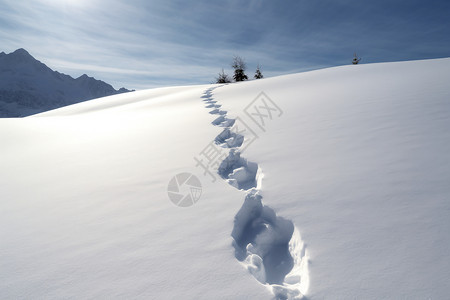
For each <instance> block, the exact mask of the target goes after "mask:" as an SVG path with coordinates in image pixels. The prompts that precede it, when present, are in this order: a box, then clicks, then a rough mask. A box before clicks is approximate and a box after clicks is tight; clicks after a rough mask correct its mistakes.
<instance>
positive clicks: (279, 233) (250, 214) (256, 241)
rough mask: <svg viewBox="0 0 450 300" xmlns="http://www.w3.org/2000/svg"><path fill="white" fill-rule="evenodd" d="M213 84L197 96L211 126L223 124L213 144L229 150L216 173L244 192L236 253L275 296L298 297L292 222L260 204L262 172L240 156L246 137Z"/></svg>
mask: <svg viewBox="0 0 450 300" xmlns="http://www.w3.org/2000/svg"><path fill="white" fill-rule="evenodd" d="M219 87H220V86H219ZM216 88H218V87H217V86H216V87H213V88H209V89H207V90H206V91H205V93H204V95H203V96H202V98H203V101H205V102H206V103H207V105H206V108H213V110H212V111H210V114H217V115H219V117H218V118H217V119H215V120H214V121H213V122H212V124H213V125H215V126H221V127H225V129H224V130H223V131H222V132H221V133H220V134H219V135H218V136H217V137H216V138H215V142H216V143H217V144H218V145H220V146H221V147H224V148H230V152H229V155H228V156H227V157H226V158H225V159H224V160H223V161H222V162H221V164H220V166H219V168H218V173H219V174H220V176H221V177H222V178H224V179H225V180H226V181H227V182H228V183H229V184H230V185H232V186H234V187H235V188H237V189H240V190H244V191H247V195H246V197H245V201H244V204H243V205H242V207H241V209H240V210H239V212H238V213H237V214H236V216H235V219H234V227H233V231H232V233H231V236H232V237H233V247H234V248H235V256H236V258H237V259H238V260H239V261H240V262H242V264H243V265H244V266H245V267H246V269H248V270H249V272H250V273H251V274H252V275H253V276H255V278H256V279H257V280H258V281H259V282H261V283H262V284H265V285H267V286H268V287H269V288H270V289H271V291H272V292H273V294H274V295H275V298H276V299H301V298H302V297H303V294H304V293H306V291H307V290H308V286H309V274H308V256H307V251H306V247H305V244H304V243H303V241H302V240H301V238H300V233H299V231H298V229H297V228H296V227H295V226H294V224H293V223H292V222H291V221H289V220H286V219H284V218H282V217H278V216H277V215H276V213H275V211H274V210H273V209H271V208H270V207H268V206H265V205H263V204H262V202H261V199H262V196H261V195H260V194H259V193H258V191H259V190H260V189H261V187H262V179H263V177H264V174H263V172H262V170H261V168H260V167H259V166H258V164H257V163H254V162H249V161H247V160H246V159H244V158H242V157H241V155H240V152H239V147H240V146H242V145H243V143H245V137H244V136H243V135H241V134H240V133H239V131H238V130H233V127H232V126H233V125H234V124H235V123H236V122H235V121H236V120H235V119H229V118H227V112H226V111H224V110H220V109H219V108H220V107H221V105H220V104H217V101H216V100H214V97H213V94H212V92H213V91H214V90H215V89H216Z"/></svg>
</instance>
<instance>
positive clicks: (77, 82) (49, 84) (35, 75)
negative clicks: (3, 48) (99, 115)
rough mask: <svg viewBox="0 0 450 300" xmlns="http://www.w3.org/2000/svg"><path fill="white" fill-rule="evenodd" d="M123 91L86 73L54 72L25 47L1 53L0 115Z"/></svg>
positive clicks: (21, 113) (37, 110)
mask: <svg viewBox="0 0 450 300" xmlns="http://www.w3.org/2000/svg"><path fill="white" fill-rule="evenodd" d="M126 92H130V90H127V89H125V88H121V89H119V90H116V89H114V88H113V87H112V86H111V85H110V84H108V83H106V82H103V81H101V80H97V79H95V78H93V77H89V76H87V75H86V74H84V75H82V76H80V77H78V78H76V79H75V78H73V77H71V76H69V75H66V74H62V73H59V72H57V71H53V70H52V69H50V68H49V67H47V66H46V65H45V64H43V63H41V62H40V61H38V60H36V59H35V58H34V57H33V56H31V55H30V54H29V53H28V52H27V51H26V50H24V49H18V50H16V51H14V52H12V53H9V54H6V53H4V52H1V53H0V117H24V116H29V115H33V114H37V113H40V112H43V111H47V110H51V109H55V108H59V107H62V106H66V105H71V104H74V103H78V102H82V101H86V100H91V99H95V98H100V97H105V96H110V95H114V94H120V93H126Z"/></svg>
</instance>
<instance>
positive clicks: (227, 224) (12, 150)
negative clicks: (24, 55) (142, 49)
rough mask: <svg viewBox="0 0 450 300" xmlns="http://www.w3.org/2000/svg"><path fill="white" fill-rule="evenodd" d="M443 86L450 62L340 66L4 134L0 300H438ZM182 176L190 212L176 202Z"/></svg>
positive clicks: (449, 208) (126, 105)
mask: <svg viewBox="0 0 450 300" xmlns="http://www.w3.org/2000/svg"><path fill="white" fill-rule="evenodd" d="M449 79H450V59H438V60H427V61H414V62H402V63H386V64H371V65H356V66H343V67H337V68H331V69H324V70H318V71H312V72H307V73H301V74H294V75H287V76H281V77H275V78H270V79H263V80H257V81H250V82H245V83H236V84H230V85H226V86H219V87H216V86H213V87H216V88H215V89H213V90H211V89H210V88H211V86H210V85H209V86H207V85H205V86H189V87H174V88H161V89H153V90H146V91H140V92H133V93H128V94H122V95H116V96H111V97H106V98H100V99H96V100H93V101H88V102H84V103H80V104H76V105H72V106H68V107H65V108H61V109H58V110H54V111H50V112H47V113H43V114H40V115H36V116H33V117H29V118H23V119H0V140H1V141H2V146H1V148H0V166H1V173H0V296H1V297H0V298H5V299H12V298H14V299H15V298H20V299H24V298H77V299H79V298H82V299H83V298H116V299H119V298H120V299H123V298H140V299H149V298H151V299H174V298H183V299H271V298H272V297H274V293H275V294H278V295H279V296H280V295H282V294H286V295H289V297H290V298H295V297H296V296H295V295H296V293H297V295H298V296H297V298H299V297H301V295H300V293H303V294H305V295H306V297H307V298H308V299H429V298H430V299H444V298H446V297H447V294H448V291H447V287H448V282H449V280H450V254H449V253H450V236H449V234H448V232H449V230H450V199H449V195H450V156H449V153H450V131H449V128H450V86H449V85H448V82H449ZM208 90H209V92H208ZM261 92H264V94H260V93H261ZM258 95H260V97H259V98H256V97H257V96H258ZM261 97H262V98H261ZM255 98H256V100H255V101H254V102H252V101H253V100H254V99H255ZM261 99H264V101H266V102H265V103H266V104H268V106H264V105H262V104H263V102H261V101H262V100H261ZM255 105H256V109H258V110H259V113H260V115H259V116H258V114H257V113H255V112H256V110H255ZM207 106H208V107H207ZM267 108H269V110H267ZM271 109H272V110H271ZM246 111H247V112H248V113H249V114H250V116H252V117H253V119H254V120H255V121H257V122H261V121H262V120H264V125H262V126H261V127H259V126H258V125H257V124H256V123H255V122H254V120H252V119H251V118H250V117H249V115H248V114H246ZM210 112H211V113H210ZM251 113H254V114H253V115H252V114H251ZM269 116H271V117H272V119H270V118H268V117H269ZM243 124H246V125H247V128H246V129H247V130H246V131H245V132H244V133H242V132H241V134H240V135H241V136H244V137H245V138H244V139H243V140H242V138H241V136H239V134H235V133H234V132H233V129H236V126H237V125H239V126H240V129H242V128H243V127H242V126H243ZM260 125H261V123H260ZM227 128H229V130H230V131H229V132H226V131H227ZM223 131H224V132H225V133H224V132H223ZM214 141H216V143H219V144H221V145H222V146H223V147H224V148H220V149H222V150H223V153H225V155H224V156H223V158H225V157H227V156H228V161H229V162H230V164H228V166H229V167H226V166H227V165H226V164H222V165H220V166H219V165H217V169H219V170H218V172H219V173H220V174H221V175H222V176H223V177H225V179H222V178H221V177H220V176H219V174H217V173H216V172H214V174H213V175H214V176H215V177H216V181H215V182H212V181H213V178H212V177H211V176H210V175H208V174H206V175H204V173H203V169H202V168H201V167H199V166H196V164H197V162H196V160H195V159H194V158H197V159H198V158H199V157H201V153H202V151H204V150H205V149H207V147H208V146H209V145H216V144H214V143H213V142H214ZM229 149H231V150H232V154H230V155H228V151H229ZM235 151H237V152H235ZM239 151H240V152H242V153H241V154H240V156H239V157H237V156H236V153H238V152H239ZM183 172H188V173H192V174H194V175H196V176H197V177H198V178H199V179H200V181H201V183H202V194H201V197H200V199H199V200H198V202H197V203H195V204H194V205H193V206H190V207H177V206H175V205H174V204H173V203H172V202H171V200H170V199H169V195H168V194H167V189H168V183H169V181H170V180H171V179H172V177H173V176H175V175H176V174H179V173H183ZM227 181H228V183H227ZM251 188H253V190H251V191H249V192H246V191H244V189H251ZM239 189H241V190H239ZM256 190H258V191H256ZM246 194H247V196H246ZM261 197H262V198H261ZM245 199H247V200H245ZM258 199H259V200H262V204H260V203H258V201H259V200H258ZM244 203H246V204H244ZM235 216H236V221H235ZM242 220H247V221H248V220H250V221H251V223H252V224H253V225H255V224H256V225H255V227H254V228H259V229H258V230H261V232H260V233H258V232H253V235H252V232H250V231H249V228H252V227H251V226H250V225H249V226H250V227H249V226H247V227H246V226H241V225H240V224H241V223H246V222H247V221H242ZM252 224H251V225H252ZM247 225H248V224H247ZM258 226H262V227H258ZM264 226H266V227H265V228H264ZM291 226H293V227H291ZM293 228H294V229H293ZM242 231H244V236H245V238H240V237H242V233H241V232H242ZM232 235H233V237H234V239H233V238H232ZM289 238H290V240H289V254H290V255H291V265H292V269H291V270H290V273H289V275H288V276H286V278H285V279H284V280H282V282H279V283H278V284H276V283H273V282H275V281H277V279H276V278H275V279H274V276H275V275H277V274H278V273H273V272H271V271H270V270H264V266H269V265H270V263H269V262H268V259H270V258H271V257H270V255H266V256H264V255H265V254H266V253H265V252H266V251H271V249H274V248H276V247H274V246H277V244H276V243H277V242H279V243H281V244H283V245H284V244H285V243H287V239H289ZM247 240H250V241H251V242H252V243H253V244H252V245H249V246H247V249H242V247H240V245H239V241H244V242H245V241H247ZM281 244H280V245H281ZM239 251H241V252H239ZM280 253H281V252H280ZM240 255H241V256H242V257H240ZM261 256H263V258H265V259H266V261H264V262H263V261H262V259H261ZM239 260H240V261H239ZM266 272H268V273H266ZM275 277H276V276H275ZM270 281H272V282H270ZM264 282H269V283H268V284H266V285H264V284H263V283H264ZM286 290H290V291H291V292H286ZM280 298H281V296H280Z"/></svg>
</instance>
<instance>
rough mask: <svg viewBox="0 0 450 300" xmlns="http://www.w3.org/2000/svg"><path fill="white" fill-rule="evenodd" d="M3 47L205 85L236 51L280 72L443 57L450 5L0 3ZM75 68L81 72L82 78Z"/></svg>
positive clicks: (111, 72) (109, 72)
mask: <svg viewBox="0 0 450 300" xmlns="http://www.w3.org/2000/svg"><path fill="white" fill-rule="evenodd" d="M0 4H1V6H2V10H1V11H0V26H1V27H2V30H1V31H0V40H1V41H2V49H0V51H5V52H11V51H14V50H15V49H17V48H25V49H27V50H29V51H30V53H31V54H32V55H34V56H35V57H36V58H38V59H39V60H41V61H43V62H44V63H46V64H48V65H49V66H51V67H52V68H54V69H56V70H59V71H62V72H65V73H68V74H70V75H73V76H79V75H81V74H82V73H88V75H90V76H94V77H97V78H99V79H102V80H105V81H107V82H110V83H112V84H113V85H114V86H126V87H127V88H138V89H141V88H146V87H155V86H162V85H174V84H197V83H210V82H211V81H212V80H213V79H214V76H216V75H217V73H218V72H219V71H220V70H221V69H222V68H225V70H226V71H227V72H229V73H231V68H230V61H231V58H232V57H233V55H236V54H237V55H241V56H243V57H244V58H245V59H246V60H247V63H248V67H249V70H248V72H249V73H252V72H253V71H254V68H255V67H256V65H257V64H258V63H259V64H262V66H263V70H264V72H265V74H266V75H269V76H270V75H278V74H286V73H292V72H298V71H301V70H308V69H313V68H319V67H324V66H335V65H341V64H347V63H349V61H350V59H351V57H352V55H353V52H355V51H356V52H358V54H359V55H360V56H362V57H363V62H379V61H393V60H408V59H421V58H434V57H445V56H450V50H449V49H450V41H449V39H448V38H447V37H448V36H450V21H449V20H448V15H449V13H450V4H448V2H447V1H434V0H431V1H429V2H427V3H423V1H418V0H412V1H408V3H404V2H402V3H400V2H399V1H387V0H381V1H373V2H367V1H364V2H361V1H354V0H342V1H331V0H327V1H306V0H288V1H283V2H275V1H263V0H252V1H238V0H232V1H227V2H218V1H207V0H200V1H192V2H189V3H186V2H185V1H163V0H157V1H154V0H153V1H145V0H134V1H119V0H109V1H106V0H91V1H87V0H77V1H75V0H34V1H27V2H25V1H17V0H0ZM80 73H81V74H80Z"/></svg>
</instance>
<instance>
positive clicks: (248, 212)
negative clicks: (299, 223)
mask: <svg viewBox="0 0 450 300" xmlns="http://www.w3.org/2000/svg"><path fill="white" fill-rule="evenodd" d="M261 198H262V197H261V196H260V195H259V194H258V193H257V192H256V191H255V190H252V191H251V192H250V193H249V194H247V196H246V198H245V201H244V204H243V205H242V207H241V209H240V210H239V212H238V213H237V214H236V216H235V219H234V228H233V231H232V233H231V236H232V237H233V239H234V241H233V246H234V248H235V257H236V259H238V260H239V261H241V262H242V261H246V263H248V264H249V267H248V268H249V270H250V271H251V270H253V269H256V268H257V266H252V262H253V261H255V257H256V258H258V260H261V261H262V264H263V267H262V268H261V267H258V268H259V270H260V271H259V272H263V273H264V274H254V275H255V277H256V278H257V279H258V280H259V281H261V282H262V283H269V284H282V283H283V282H284V279H285V277H286V275H287V274H288V273H289V272H290V271H291V270H292V268H293V266H294V261H293V258H292V256H291V254H290V252H289V241H290V239H291V237H292V234H293V232H294V224H293V223H292V222H291V221H289V220H286V219H284V218H282V217H278V216H277V215H276V213H275V211H274V210H273V209H271V208H270V207H268V206H265V205H263V204H262V202H261Z"/></svg>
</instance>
